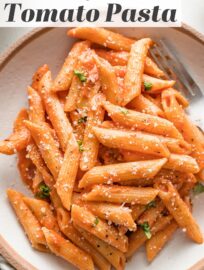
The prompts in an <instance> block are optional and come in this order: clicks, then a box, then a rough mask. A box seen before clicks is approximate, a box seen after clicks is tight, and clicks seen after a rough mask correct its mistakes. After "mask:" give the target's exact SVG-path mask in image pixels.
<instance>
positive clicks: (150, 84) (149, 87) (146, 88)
mask: <svg viewBox="0 0 204 270" xmlns="http://www.w3.org/2000/svg"><path fill="white" fill-rule="evenodd" d="M144 88H145V90H146V91H149V90H151V88H152V83H151V82H144Z"/></svg>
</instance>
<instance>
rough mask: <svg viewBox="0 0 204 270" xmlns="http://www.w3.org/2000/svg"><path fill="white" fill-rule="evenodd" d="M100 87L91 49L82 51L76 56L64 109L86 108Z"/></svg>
mask: <svg viewBox="0 0 204 270" xmlns="http://www.w3.org/2000/svg"><path fill="white" fill-rule="evenodd" d="M99 89H100V82H99V73H98V69H97V65H96V61H95V53H94V51H93V50H86V51H84V52H83V53H82V54H81V55H80V56H79V58H78V62H77V66H76V69H75V70H74V77H73V79H72V84H71V86H70V90H69V92H68V95H67V97H66V102H65V106H64V110H65V111H66V112H71V111H73V110H75V109H84V108H85V109H87V107H89V104H90V100H91V99H92V98H93V96H94V95H96V94H97V93H98V91H99Z"/></svg>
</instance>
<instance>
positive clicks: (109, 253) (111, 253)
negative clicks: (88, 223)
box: [75, 225, 125, 270]
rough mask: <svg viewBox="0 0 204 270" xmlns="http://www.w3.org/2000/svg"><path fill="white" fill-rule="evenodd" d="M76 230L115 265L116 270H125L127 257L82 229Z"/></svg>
mask: <svg viewBox="0 0 204 270" xmlns="http://www.w3.org/2000/svg"><path fill="white" fill-rule="evenodd" d="M75 226H76V225H75ZM76 229H77V230H78V231H79V232H80V233H81V235H82V236H83V237H84V238H85V239H86V240H87V241H88V242H89V243H90V244H91V245H92V246H93V247H94V248H95V250H98V252H100V253H101V254H102V255H103V256H104V258H106V260H108V261H109V262H110V263H111V265H113V267H114V268H115V269H117V270H123V269H124V267H125V256H124V254H123V253H122V252H121V251H119V250H118V249H116V248H114V247H112V246H110V245H109V244H107V243H106V242H104V241H102V240H100V239H99V238H98V237H96V236H94V235H93V234H91V233H89V232H88V231H85V230H83V229H82V228H81V227H78V226H76Z"/></svg>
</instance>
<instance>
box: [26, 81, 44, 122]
mask: <svg viewBox="0 0 204 270" xmlns="http://www.w3.org/2000/svg"><path fill="white" fill-rule="evenodd" d="M27 92H28V102H29V112H28V114H29V120H30V121H31V122H34V123H38V122H45V110H44V107H43V103H42V100H41V97H40V95H39V94H38V92H37V91H36V90H34V89H33V88H32V87H30V86H29V87H28V89H27Z"/></svg>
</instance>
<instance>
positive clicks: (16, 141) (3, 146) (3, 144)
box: [0, 109, 30, 155]
mask: <svg viewBox="0 0 204 270" xmlns="http://www.w3.org/2000/svg"><path fill="white" fill-rule="evenodd" d="M27 119H28V113H27V110H26V109H21V110H20V112H19V113H18V116H17V118H16V120H15V123H14V128H13V133H12V134H11V135H10V136H9V137H8V138H7V139H5V140H3V141H0V153H2V154H6V155H13V154H15V153H16V152H19V151H21V150H23V149H25V148H26V146H27V145H28V143H29V141H30V133H29V131H28V130H27V128H26V127H25V125H24V123H23V121H24V120H27Z"/></svg>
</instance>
